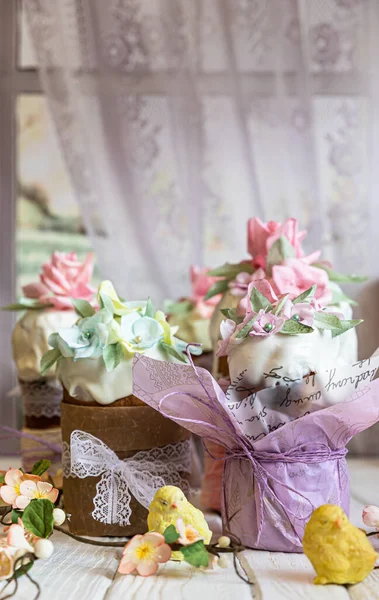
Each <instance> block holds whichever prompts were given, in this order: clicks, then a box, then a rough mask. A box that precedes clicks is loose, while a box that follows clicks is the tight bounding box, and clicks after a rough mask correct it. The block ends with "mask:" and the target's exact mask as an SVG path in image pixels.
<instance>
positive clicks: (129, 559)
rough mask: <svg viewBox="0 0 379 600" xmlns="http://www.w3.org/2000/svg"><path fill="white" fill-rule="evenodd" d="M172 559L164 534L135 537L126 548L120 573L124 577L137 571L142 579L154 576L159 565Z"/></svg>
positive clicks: (151, 533) (119, 568)
mask: <svg viewBox="0 0 379 600" xmlns="http://www.w3.org/2000/svg"><path fill="white" fill-rule="evenodd" d="M170 558H171V548H170V546H169V545H168V544H166V542H165V539H164V537H163V535H162V534H160V533H156V532H154V531H150V532H149V533H145V534H144V535H135V536H134V537H133V538H132V539H131V540H130V541H129V542H128V543H127V544H126V546H125V548H124V551H123V553H122V558H121V561H120V564H119V567H118V572H119V573H122V574H123V575H127V574H128V573H133V571H137V573H138V575H141V576H142V577H149V576H150V575H154V573H156V571H157V570H158V565H159V563H166V562H167V561H168V560H170Z"/></svg>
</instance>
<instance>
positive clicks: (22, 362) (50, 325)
mask: <svg viewBox="0 0 379 600" xmlns="http://www.w3.org/2000/svg"><path fill="white" fill-rule="evenodd" d="M77 319H78V315H77V314H76V312H75V311H74V310H54V309H46V310H28V311H27V312H26V313H25V314H24V315H23V316H22V317H21V319H19V320H18V321H17V323H16V326H15V328H14V330H13V334H12V347H13V359H14V361H15V363H16V368H17V374H18V377H19V378H20V379H22V380H24V381H34V380H35V379H39V378H40V377H41V369H40V362H41V358H42V356H43V355H44V354H45V352H47V351H48V350H51V348H50V346H49V344H48V342H47V340H48V337H49V335H50V334H51V333H54V332H55V331H57V330H58V329H59V328H60V327H71V326H72V325H73V324H74V323H75V321H76V320H77ZM54 371H55V369H54V367H53V368H52V369H51V371H50V372H49V376H50V377H54Z"/></svg>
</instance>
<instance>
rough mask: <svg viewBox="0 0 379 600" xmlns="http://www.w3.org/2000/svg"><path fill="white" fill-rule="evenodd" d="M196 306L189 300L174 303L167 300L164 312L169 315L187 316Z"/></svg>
mask: <svg viewBox="0 0 379 600" xmlns="http://www.w3.org/2000/svg"><path fill="white" fill-rule="evenodd" d="M193 307H194V305H193V303H192V302H190V301H189V300H183V302H172V300H165V302H164V306H163V311H164V312H165V313H166V314H169V315H175V316H180V315H186V314H188V313H190V312H191V310H192V309H193Z"/></svg>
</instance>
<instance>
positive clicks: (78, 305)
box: [71, 298, 96, 319]
mask: <svg viewBox="0 0 379 600" xmlns="http://www.w3.org/2000/svg"><path fill="white" fill-rule="evenodd" d="M71 302H72V304H73V306H74V308H75V310H76V312H77V313H78V315H79V317H83V319H85V318H86V317H92V315H94V314H95V312H96V311H95V309H94V308H93V306H91V305H90V303H89V302H88V301H87V300H81V299H80V298H71Z"/></svg>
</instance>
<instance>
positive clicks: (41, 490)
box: [19, 480, 59, 509]
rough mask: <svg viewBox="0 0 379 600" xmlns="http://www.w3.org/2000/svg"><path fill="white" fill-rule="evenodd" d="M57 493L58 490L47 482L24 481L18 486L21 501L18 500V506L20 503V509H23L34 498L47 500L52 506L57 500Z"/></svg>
mask: <svg viewBox="0 0 379 600" xmlns="http://www.w3.org/2000/svg"><path fill="white" fill-rule="evenodd" d="M58 493H59V492H58V490H57V489H56V488H54V487H53V486H52V485H51V483H48V482H47V481H30V480H29V481H28V480H26V481H23V482H22V483H21V485H20V494H21V496H20V498H21V500H19V504H20V503H22V504H23V506H21V508H23V509H24V508H26V507H27V506H28V504H29V502H30V501H31V500H33V499H34V498H37V499H47V500H50V501H51V502H52V503H53V504H54V503H55V502H56V500H57V498H58Z"/></svg>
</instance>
